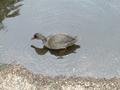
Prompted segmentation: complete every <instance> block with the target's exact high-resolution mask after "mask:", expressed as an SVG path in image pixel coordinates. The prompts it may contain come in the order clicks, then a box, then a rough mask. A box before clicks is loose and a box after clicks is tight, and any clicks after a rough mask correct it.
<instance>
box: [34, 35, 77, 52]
mask: <svg viewBox="0 0 120 90" xmlns="http://www.w3.org/2000/svg"><path fill="white" fill-rule="evenodd" d="M34 38H37V39H41V40H42V41H43V43H44V46H45V47H47V48H49V49H55V50H56V49H65V48H67V47H69V46H72V45H74V44H75V43H76V41H77V40H76V37H71V36H69V35H67V34H55V35H51V36H48V37H47V38H45V37H44V36H42V35H41V34H39V33H36V34H35V35H34Z"/></svg>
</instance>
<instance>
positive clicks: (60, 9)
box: [0, 0, 120, 77]
mask: <svg viewBox="0 0 120 90" xmlns="http://www.w3.org/2000/svg"><path fill="white" fill-rule="evenodd" d="M4 1H6V0H4ZM0 3H2V4H0V12H2V13H0V63H19V64H22V65H24V66H25V67H27V68H28V69H30V70H32V71H33V72H34V73H41V74H45V75H61V74H62V75H80V76H94V77H113V76H118V75H119V74H120V67H119V66H120V42H119V41H120V40H119V38H120V30H119V29H120V25H119V23H120V1H119V0H114V1H113V0H101V1H98V0H37V1H34V0H24V1H20V0H19V1H18V3H17V2H16V0H7V1H6V2H3V1H0ZM6 3H8V4H6ZM9 3H10V4H9ZM15 7H16V8H15ZM8 8H10V11H9V12H7V9H8ZM36 32H40V33H42V34H43V35H45V36H49V35H51V34H56V33H67V34H69V35H71V36H78V39H79V41H78V42H77V43H76V45H80V46H77V47H72V48H70V49H69V50H68V51H65V52H66V53H64V54H63V53H62V54H63V55H62V56H63V58H60V59H58V57H57V56H60V55H61V54H60V53H56V52H54V51H52V52H50V51H47V50H46V49H44V51H42V54H41V48H42V47H43V45H42V42H41V41H37V40H35V41H31V40H30V39H31V37H32V36H33V34H34V33H36ZM60 52H61V51H60ZM56 54H57V55H56ZM58 54H59V55H58Z"/></svg>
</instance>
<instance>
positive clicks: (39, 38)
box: [31, 33, 47, 43]
mask: <svg viewBox="0 0 120 90" xmlns="http://www.w3.org/2000/svg"><path fill="white" fill-rule="evenodd" d="M34 39H38V40H42V41H43V43H45V42H46V41H47V39H46V37H45V36H43V35H42V34H41V33H35V34H34V35H33V37H32V39H31V40H34Z"/></svg>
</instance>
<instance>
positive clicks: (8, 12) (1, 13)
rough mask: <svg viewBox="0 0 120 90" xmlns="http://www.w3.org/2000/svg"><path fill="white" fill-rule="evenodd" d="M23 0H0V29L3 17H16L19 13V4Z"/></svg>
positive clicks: (0, 28) (2, 27) (2, 25)
mask: <svg viewBox="0 0 120 90" xmlns="http://www.w3.org/2000/svg"><path fill="white" fill-rule="evenodd" d="M21 1H23V0H0V30H2V29H4V24H3V23H2V22H3V20H4V19H5V18H11V17H16V16H18V15H19V14H20V13H19V11H20V9H19V7H20V6H22V4H19V2H21Z"/></svg>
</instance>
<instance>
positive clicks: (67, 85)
mask: <svg viewBox="0 0 120 90" xmlns="http://www.w3.org/2000/svg"><path fill="white" fill-rule="evenodd" d="M0 90H120V78H115V77H114V78H111V79H105V78H101V79H97V78H91V77H77V76H70V77H67V76H55V77H50V76H44V75H40V74H33V73H31V72H30V71H29V70H27V69H26V68H24V67H23V66H21V65H10V64H9V65H6V68H4V69H2V70H0Z"/></svg>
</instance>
